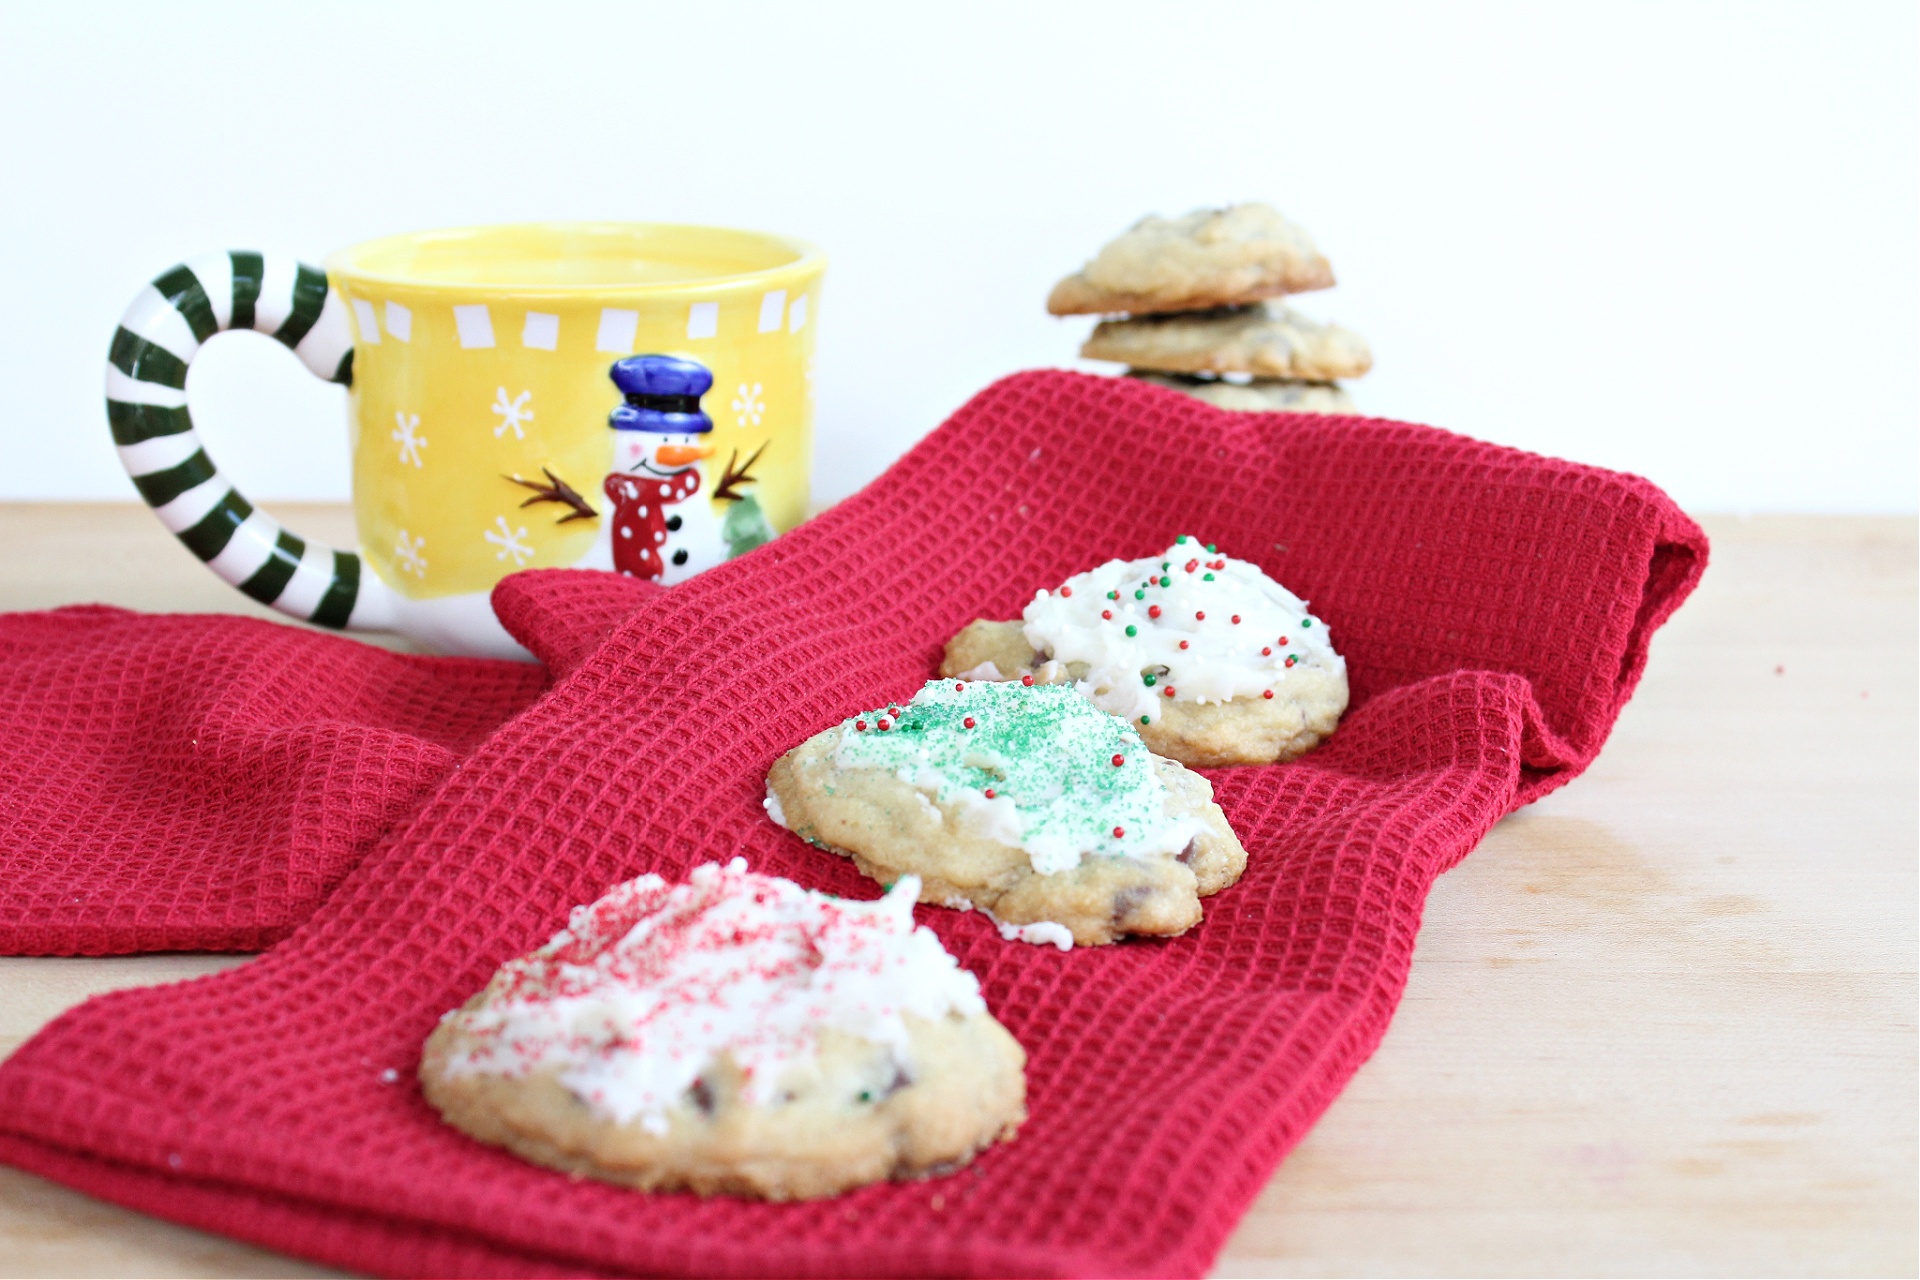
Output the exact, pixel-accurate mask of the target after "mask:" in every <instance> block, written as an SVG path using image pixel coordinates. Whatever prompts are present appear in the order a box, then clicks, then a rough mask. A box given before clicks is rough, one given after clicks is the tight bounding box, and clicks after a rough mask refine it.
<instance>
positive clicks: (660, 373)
mask: <svg viewBox="0 0 1920 1280" xmlns="http://www.w3.org/2000/svg"><path fill="white" fill-rule="evenodd" d="M608 376H609V377H611V378H612V379H613V385H614V386H616V387H618V388H620V390H621V392H622V393H623V394H625V396H626V397H627V402H626V403H625V404H623V405H619V406H616V407H615V409H614V411H613V412H612V413H610V414H608V415H607V425H608V426H610V427H613V428H614V429H615V430H617V431H659V432H662V433H664V434H667V435H694V434H699V433H701V432H706V431H711V430H713V419H712V418H709V417H708V416H707V415H706V414H705V413H704V412H703V411H702V410H701V408H700V397H701V396H703V395H705V394H707V392H708V390H709V389H711V388H712V386H713V374H711V373H709V372H708V371H707V367H706V366H705V365H703V364H697V363H695V362H694V361H692V360H682V359H680V358H679V357H678V356H628V357H627V358H626V359H624V360H616V361H614V364H613V368H612V370H611V371H610V372H609V374H608Z"/></svg>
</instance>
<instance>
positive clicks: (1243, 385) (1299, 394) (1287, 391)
mask: <svg viewBox="0 0 1920 1280" xmlns="http://www.w3.org/2000/svg"><path fill="white" fill-rule="evenodd" d="M1127 376H1128V377H1129V378H1137V379H1139V380H1140V381H1141V382H1151V383H1153V384H1154V385H1155V386H1156V387H1165V388H1167V389H1168V390H1169V391H1178V392H1179V393H1180V394H1181V395H1183V396H1192V397H1193V398H1194V399H1195V400H1204V401H1206V402H1207V403H1208V404H1210V405H1212V406H1213V407H1214V408H1216V409H1232V410H1234V411H1235V412H1236V413H1353V412H1356V410H1355V409H1354V404H1353V397H1352V396H1350V395H1348V394H1347V389H1346V388H1345V387H1343V386H1341V385H1340V384H1339V383H1337V382H1301V381H1299V380H1297V379H1292V378H1254V379H1253V380H1252V381H1249V382H1231V381H1228V380H1227V379H1225V378H1213V377H1203V376H1201V375H1199V374H1190V373H1158V372H1155V371H1154V370H1151V369H1129V370H1127Z"/></svg>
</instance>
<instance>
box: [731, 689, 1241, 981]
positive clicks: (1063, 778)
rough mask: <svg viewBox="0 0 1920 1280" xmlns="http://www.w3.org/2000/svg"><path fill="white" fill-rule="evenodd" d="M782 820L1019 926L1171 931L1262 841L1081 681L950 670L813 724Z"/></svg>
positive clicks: (1049, 936) (1087, 933)
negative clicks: (1004, 679)
mask: <svg viewBox="0 0 1920 1280" xmlns="http://www.w3.org/2000/svg"><path fill="white" fill-rule="evenodd" d="M767 812H768V814H769V816H771V817H772V818H773V819H774V821H776V822H778V823H780V824H781V825H782V826H784V827H786V828H788V829H789V830H791V831H793V832H795V833H796V834H798V835H800V836H802V837H804V838H805V839H807V840H810V841H812V842H813V843H814V844H817V845H819V846H821V847H823V848H826V849H830V850H832V851H833V852H836V853H841V854H845V855H847V856H848V857H850V858H852V859H853V861H854V864H855V865H856V866H858V867H859V868H860V870H861V871H863V872H865V873H866V874H867V875H869V876H872V877H873V878H874V879H876V880H878V881H880V882H881V883H883V884H891V883H893V882H894V881H896V880H899V879H901V878H903V877H918V880H919V885H920V888H919V893H920V900H921V901H922V902H937V903H940V904H942V905H944V906H950V907H957V908H961V909H969V908H971V909H975V910H979V911H984V912H986V913H987V914H988V915H989V916H991V917H992V918H993V919H994V920H995V921H996V922H997V923H998V924H999V926H1000V931H1001V933H1002V935H1003V936H1005V937H1007V938H1008V939H1009V940H1012V939H1019V940H1022V941H1026V942H1036V943H1052V944H1054V945H1055V946H1059V947H1061V948H1062V949H1065V948H1066V947H1068V946H1071V945H1073V944H1076V943H1077V944H1079V945H1081V946H1093V945H1098V944H1100V943H1106V942H1113V941H1115V940H1117V939H1118V938H1120V937H1122V936H1125V935H1127V934H1141V935H1153V936H1161V937H1165V936H1171V935H1174V934H1179V933H1184V932H1185V931H1186V930H1188V929H1190V928H1192V927H1193V926H1194V925H1195V924H1197V923H1199V921H1200V899H1201V898H1202V897H1205V896H1207V895H1209V894H1213V893H1218V892H1219V891H1220V890H1222V889H1224V888H1226V887H1228V886H1229V885H1231V884H1233V883H1234V882H1235V881H1236V880H1238V879H1239V878H1240V873H1241V872H1242V871H1244V870H1245V869H1246V863H1247V855H1246V850H1245V849H1243V848H1242V847H1241V845H1240V841H1239V840H1238V839H1237V838H1236V837H1235V836H1234V834H1233V829H1232V828H1231V827H1229V826H1228V825H1227V821H1226V817H1225V815H1223V814H1222V813H1221V812H1220V807H1219V806H1218V805H1216V804H1214V803H1213V787H1212V784H1210V783H1209V782H1208V781H1207V780H1206V779H1205V778H1202V777H1201V776H1200V775H1199V774H1197V773H1191V772H1189V771H1188V770H1186V769H1183V768H1181V767H1180V766H1179V765H1178V764H1175V763H1174V762H1172V761H1170V760H1163V759H1161V758H1159V757H1157V756H1155V755H1153V754H1152V753H1151V752H1149V751H1148V750H1147V748H1146V745H1145V744H1144V743H1142V742H1141V740H1140V735H1139V734H1137V733H1135V732H1134V731H1133V729H1132V727H1131V726H1129V725H1127V724H1125V723H1122V722H1121V721H1118V720H1116V719H1114V718H1113V717H1112V716H1109V715H1106V714H1104V713H1102V712H1101V711H1099V710H1097V709H1096V708H1095V707H1094V706H1093V705H1092V704H1091V703H1089V702H1088V701H1087V700H1086V699H1085V698H1083V697H1081V696H1080V695H1079V694H1077V693H1075V692H1074V691H1073V690H1071V689H1067V688H1062V687H1058V686H1049V685H1045V684H1038V683H1030V682H1021V681H1018V680H1016V681H1012V682H1009V683H1005V684H1000V683H994V682H983V681H965V680H935V681H931V682H929V683H928V684H927V685H926V687H925V688H923V689H921V690H920V692H919V693H917V694H915V695H914V697H913V698H912V699H911V700H909V701H905V702H900V703H894V704H891V705H889V706H887V707H881V708H876V709H875V710H873V711H869V712H866V713H864V714H862V715H858V716H853V717H850V718H848V719H847V720H844V721H842V722H841V723H840V724H837V725H834V726H833V727H831V728H829V729H826V730H824V731H822V732H821V733H818V734H816V735H814V736H813V737H812V738H809V739H808V740H807V741H806V742H804V743H802V744H801V745H800V746H798V747H796V748H794V749H793V750H792V751H789V752H788V753H787V754H786V755H784V756H782V757H781V758H780V759H779V760H778V761H776V762H775V763H774V766H773V769H772V771H771V772H770V773H769V774H768V776H767Z"/></svg>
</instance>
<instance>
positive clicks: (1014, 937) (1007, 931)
mask: <svg viewBox="0 0 1920 1280" xmlns="http://www.w3.org/2000/svg"><path fill="white" fill-rule="evenodd" d="M989 914H991V913H989ZM993 922H994V923H995V924H996V925H998V926H1000V936H1001V937H1002V938H1003V939H1005V940H1006V941H1008V942H1030V943H1032V944H1033V945H1035V946H1047V945H1052V946H1056V947H1058V948H1060V949H1061V950H1062V951H1071V950H1073V930H1071V929H1069V928H1067V926H1065V925H1063V924H1055V923H1054V922H1053V921H1051V920H1042V921H1040V922H1039V923H1037V924H1008V923H1007V922H1006V921H1005V920H1001V919H999V918H998V917H995V919H994V921H993Z"/></svg>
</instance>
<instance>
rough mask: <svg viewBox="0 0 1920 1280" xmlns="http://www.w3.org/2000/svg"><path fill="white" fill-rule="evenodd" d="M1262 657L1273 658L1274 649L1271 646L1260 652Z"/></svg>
mask: <svg viewBox="0 0 1920 1280" xmlns="http://www.w3.org/2000/svg"><path fill="white" fill-rule="evenodd" d="M1260 656H1261V657H1263V658H1271V657H1272V656H1273V649H1272V647H1271V646H1269V647H1268V648H1265V649H1262V650H1261V651H1260Z"/></svg>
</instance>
